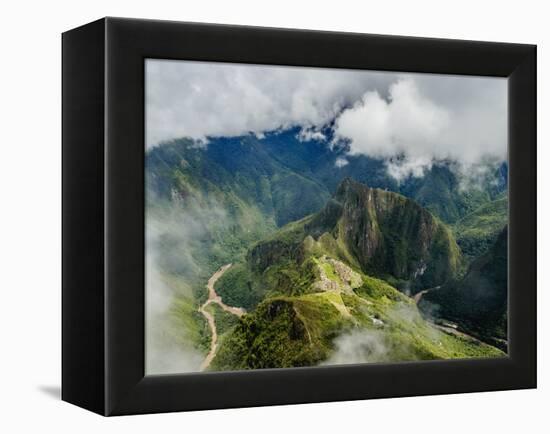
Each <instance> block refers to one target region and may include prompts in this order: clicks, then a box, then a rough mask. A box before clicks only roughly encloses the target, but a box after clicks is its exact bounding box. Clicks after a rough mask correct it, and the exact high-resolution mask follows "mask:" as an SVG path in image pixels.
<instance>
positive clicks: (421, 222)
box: [249, 179, 460, 291]
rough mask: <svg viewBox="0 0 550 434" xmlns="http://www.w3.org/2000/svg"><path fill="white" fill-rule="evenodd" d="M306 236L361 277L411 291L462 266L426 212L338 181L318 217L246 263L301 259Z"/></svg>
mask: <svg viewBox="0 0 550 434" xmlns="http://www.w3.org/2000/svg"><path fill="white" fill-rule="evenodd" d="M308 236H310V237H313V238H314V239H315V240H317V241H319V240H321V241H322V242H321V241H319V242H321V247H319V242H318V243H317V244H318V245H317V248H321V249H322V248H328V249H331V247H330V246H336V247H334V249H336V250H338V251H339V252H340V253H338V252H336V253H335V252H334V251H329V252H327V253H329V254H332V255H333V256H337V257H341V258H342V256H343V255H342V252H345V253H346V254H347V256H348V257H347V258H345V257H344V258H343V259H349V257H351V258H353V261H354V262H356V263H357V264H358V265H359V266H360V268H361V269H362V270H363V271H364V272H366V273H369V274H371V275H378V276H382V277H393V278H395V279H397V280H399V281H402V282H401V283H402V284H403V285H405V286H407V283H410V284H411V286H410V289H412V290H413V291H414V290H416V289H420V288H424V287H431V286H436V285H440V284H441V283H444V282H445V281H447V280H448V279H449V278H451V277H453V276H454V275H455V274H456V272H457V269H458V267H459V263H460V251H459V249H458V247H457V245H456V242H455V240H454V238H453V236H452V234H451V232H450V230H449V229H448V228H447V227H446V226H445V225H444V224H443V223H441V222H440V221H439V220H437V219H436V218H435V217H434V216H433V215H432V214H431V213H430V212H428V211H426V210H425V209H424V208H422V207H421V206H420V205H418V204H417V203H416V202H414V201H412V200H410V199H407V198H405V197H403V196H401V195H399V194H397V193H393V192H389V191H384V190H380V189H373V188H369V187H367V186H366V185H364V184H360V183H358V182H356V181H353V180H351V179H345V180H344V181H342V183H341V184H340V185H339V187H338V189H337V191H336V193H335V194H334V195H333V197H332V198H331V199H330V200H329V201H328V203H327V204H326V206H325V207H324V208H323V209H322V210H321V211H320V212H318V213H317V214H314V215H313V216H311V217H310V218H306V219H304V220H303V221H302V222H299V224H297V225H296V224H295V225H294V227H292V228H291V229H287V230H286V231H285V230H284V229H283V231H282V235H281V236H279V237H277V236H276V237H274V239H272V240H270V241H268V242H265V243H260V244H258V245H257V246H256V247H255V248H254V249H252V250H251V252H250V254H249V258H250V259H252V261H253V263H254V264H256V265H257V266H259V268H260V270H261V269H265V268H266V267H268V266H269V265H270V264H273V262H274V261H278V260H280V259H281V258H287V259H300V258H303V257H304V256H305V254H306V253H307V252H306V253H304V239H305V238H306V237H308ZM327 239H330V240H329V241H330V242H329V241H327ZM306 250H307V249H306Z"/></svg>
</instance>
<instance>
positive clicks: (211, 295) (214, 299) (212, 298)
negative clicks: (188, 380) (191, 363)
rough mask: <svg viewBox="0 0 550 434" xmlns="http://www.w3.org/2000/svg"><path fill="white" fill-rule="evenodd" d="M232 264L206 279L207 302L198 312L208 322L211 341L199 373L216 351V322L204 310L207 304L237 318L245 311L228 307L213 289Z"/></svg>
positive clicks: (208, 363)
mask: <svg viewBox="0 0 550 434" xmlns="http://www.w3.org/2000/svg"><path fill="white" fill-rule="evenodd" d="M231 265H232V264H226V265H224V266H223V267H221V268H220V269H219V270H218V271H216V272H215V273H214V274H212V276H211V277H210V279H208V283H207V285H206V288H207V289H208V300H206V301H205V302H204V304H203V305H202V306H201V307H200V308H199V312H200V313H201V314H202V315H203V316H204V317H205V318H206V320H207V321H208V325H209V326H210V331H211V333H212V340H211V343H210V351H209V352H208V355H207V356H206V358H205V359H204V360H203V362H202V364H201V368H200V369H201V371H204V370H205V369H206V368H208V367H209V366H210V363H211V362H212V360H213V359H214V356H215V355H216V350H217V349H218V331H217V330H216V321H215V319H214V316H213V315H212V314H211V313H210V312H208V311H207V310H206V307H207V306H208V305H209V304H212V303H216V304H217V305H218V306H220V307H221V308H222V309H223V310H225V311H226V312H229V313H231V314H233V315H237V316H238V317H241V316H243V315H244V314H245V313H246V311H245V310H244V309H242V308H240V307H233V306H228V305H227V304H225V303H224V302H223V301H222V298H221V297H220V296H219V295H218V294H217V293H216V290H215V289H214V285H215V284H216V282H217V281H218V279H219V278H220V277H222V276H223V274H224V273H225V272H226V271H227V270H229V268H230V267H231Z"/></svg>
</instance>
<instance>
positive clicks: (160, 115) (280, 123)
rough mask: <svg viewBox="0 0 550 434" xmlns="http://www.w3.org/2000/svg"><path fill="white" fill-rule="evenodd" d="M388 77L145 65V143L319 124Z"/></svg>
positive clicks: (350, 72) (363, 73)
mask: <svg viewBox="0 0 550 434" xmlns="http://www.w3.org/2000/svg"><path fill="white" fill-rule="evenodd" d="M394 78H395V77H394V75H393V74H388V73H380V72H366V71H353V70H334V69H322V68H296V67H287V66H261V65H242V64H228V63H207V62H189V61H172V60H153V59H149V60H147V61H146V89H145V92H146V141H147V146H153V145H155V144H158V143H159V142H160V141H162V140H169V139H174V138H178V137H185V136H187V137H192V138H205V137H206V136H238V135H242V134H247V133H251V132H252V133H254V134H257V135H258V134H261V133H263V132H265V131H271V130H275V129H278V128H288V127H291V126H302V127H304V128H305V129H306V130H307V129H308V128H310V127H315V126H322V125H324V124H325V123H327V122H329V121H330V120H332V119H333V118H334V117H335V116H336V115H337V114H338V113H339V112H340V111H341V110H342V109H343V108H344V107H346V106H348V105H351V104H353V102H354V101H355V100H356V99H357V97H358V96H360V95H362V93H363V92H365V90H367V89H368V88H372V87H377V86H387V84H388V83H390V82H391V80H392V79H394Z"/></svg>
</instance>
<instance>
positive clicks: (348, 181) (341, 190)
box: [334, 177, 370, 199]
mask: <svg viewBox="0 0 550 434" xmlns="http://www.w3.org/2000/svg"><path fill="white" fill-rule="evenodd" d="M368 190H370V188H369V187H368V186H367V185H366V184H361V183H360V182H357V181H355V180H354V179H352V178H350V177H346V178H344V179H342V181H340V184H339V185H338V187H337V188H336V192H335V194H334V197H335V198H337V199H338V198H344V197H346V196H347V195H348V194H349V193H352V192H356V193H357V192H359V191H364V192H366V191H368Z"/></svg>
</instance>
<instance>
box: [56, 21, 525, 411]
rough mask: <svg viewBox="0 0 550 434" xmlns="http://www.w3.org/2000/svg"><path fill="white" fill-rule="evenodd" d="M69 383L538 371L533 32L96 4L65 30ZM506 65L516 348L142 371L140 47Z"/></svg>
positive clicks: (122, 403)
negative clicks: (86, 19)
mask: <svg viewBox="0 0 550 434" xmlns="http://www.w3.org/2000/svg"><path fill="white" fill-rule="evenodd" d="M62 50H63V62H62V63H63V64H62V70H63V87H62V89H63V97H62V100H63V111H62V115H63V211H62V216H63V289H62V299H63V306H62V311H63V321H62V327H63V336H62V341H63V354H62V362H63V373H62V399H63V400H65V401H68V402H71V403H73V404H76V405H79V406H82V407H84V408H86V409H89V410H92V411H94V412H97V413H99V414H102V415H124V414H134V413H152V412H168V411H181V410H200V409H212V408H228V407H244V406H260V405H274V404H293V403H307V402H321V401H340V400H356V399H366V398H383V397H399V396H412V395H427V394H447V393H463V392H479V391H494V390H506V389H521V388H534V387H536V46H533V45H522V44H509V43H493V42H474V41H458V40H441V39H426V38H411V37H397V36H379V35H363V34H352V33H334V32H321V31H303V30H284V29H272V28H254V27H244V26H227V25H211V24H195V23H178V22H164V21H150V20H135V19H121V18H104V19H101V20H98V21H96V22H93V23H91V24H87V25H85V26H82V27H79V28H76V29H74V30H71V31H68V32H66V33H64V34H63V37H62ZM146 58H160V59H184V60H202V61H223V62H238V63H254V64H273V65H297V66H322V67H331V68H346V69H371V70H381V71H407V72H429V73H443V74H464V75H481V76H498V77H508V83H509V201H510V202H509V203H510V210H509V357H507V358H500V359H479V360H445V361H428V362H406V363H392V364H372V365H369V364H364V365H348V366H330V367H315V368H292V369H266V370H257V371H246V372H243V371H240V372H212V373H197V374H182V375H162V376H144V91H143V86H144V59H146Z"/></svg>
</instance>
